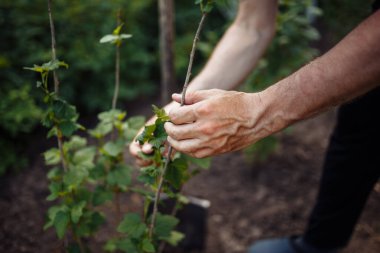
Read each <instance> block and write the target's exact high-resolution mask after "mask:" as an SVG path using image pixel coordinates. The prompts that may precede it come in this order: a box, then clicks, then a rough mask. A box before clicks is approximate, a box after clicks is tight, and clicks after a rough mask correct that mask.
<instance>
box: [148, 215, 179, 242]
mask: <svg viewBox="0 0 380 253" xmlns="http://www.w3.org/2000/svg"><path fill="white" fill-rule="evenodd" d="M178 222H179V221H178V219H177V218H175V217H174V216H170V215H163V214H160V213H158V214H157V216H156V224H155V228H154V233H155V234H156V235H157V237H158V238H159V239H162V240H166V239H168V238H170V235H171V232H172V230H173V229H174V228H175V226H177V224H178Z"/></svg>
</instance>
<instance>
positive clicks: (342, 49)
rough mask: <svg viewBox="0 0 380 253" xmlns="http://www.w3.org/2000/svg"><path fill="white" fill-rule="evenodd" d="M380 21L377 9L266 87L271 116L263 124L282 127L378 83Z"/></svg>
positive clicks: (275, 128)
mask: <svg viewBox="0 0 380 253" xmlns="http://www.w3.org/2000/svg"><path fill="white" fill-rule="evenodd" d="M379 24H380V11H377V12H376V13H375V14H373V15H372V16H371V17H369V18H368V19H367V20H365V21H364V22H363V23H362V24H360V25H359V26H358V27H357V28H356V29H355V30H353V31H352V32H351V33H350V34H349V35H347V36H346V37H345V38H344V39H343V40H342V41H341V42H340V43H339V44H337V45H336V46H335V47H334V48H333V49H331V50H330V51H329V52H327V53H326V54H325V55H323V56H322V57H320V58H317V59H316V60H314V61H313V62H311V63H310V64H308V65H306V66H305V67H303V68H301V69H300V70H298V71H297V72H295V73H294V74H292V75H291V76H289V77H288V78H285V79H283V80H282V81H280V82H278V83H277V84H275V85H273V86H271V87H269V88H268V89H267V90H265V91H263V92H262V93H261V94H260V96H261V100H262V103H264V108H266V109H265V111H263V112H262V113H263V114H265V115H271V116H270V117H268V118H267V122H263V125H262V127H264V128H266V129H267V131H268V132H276V131H279V130H281V129H282V128H284V127H286V126H288V125H289V124H291V123H293V122H295V121H299V120H302V119H305V118H308V117H310V116H312V115H315V114H317V113H319V112H321V111H325V110H327V109H328V108H330V107H333V106H336V105H339V104H342V103H345V102H347V101H350V100H352V99H354V98H356V97H358V96H360V95H362V94H364V93H366V92H368V91H369V90H371V89H373V88H374V87H376V86H377V85H379V83H380V47H379V41H380V29H379V28H378V25H379Z"/></svg>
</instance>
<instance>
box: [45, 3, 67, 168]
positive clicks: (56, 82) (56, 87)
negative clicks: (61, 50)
mask: <svg viewBox="0 0 380 253" xmlns="http://www.w3.org/2000/svg"><path fill="white" fill-rule="evenodd" d="M51 2H52V0H48V13H49V23H50V34H51V54H52V60H53V61H55V60H57V54H56V51H55V47H56V46H55V45H56V42H55V29H54V22H53V15H52V11H51ZM53 77H54V92H55V94H56V95H58V94H59V79H58V76H57V74H56V72H55V71H53ZM57 141H58V148H59V153H60V155H61V163H62V167H63V170H64V171H67V164H66V160H65V154H64V152H63V138H62V133H61V131H60V130H59V129H58V133H57Z"/></svg>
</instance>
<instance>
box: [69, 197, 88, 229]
mask: <svg viewBox="0 0 380 253" xmlns="http://www.w3.org/2000/svg"><path fill="white" fill-rule="evenodd" d="M85 206H86V201H80V202H79V203H78V204H76V205H75V206H73V207H72V208H71V221H72V222H73V223H74V224H76V223H78V221H79V219H80V218H81V216H82V214H83V209H84V207H85Z"/></svg>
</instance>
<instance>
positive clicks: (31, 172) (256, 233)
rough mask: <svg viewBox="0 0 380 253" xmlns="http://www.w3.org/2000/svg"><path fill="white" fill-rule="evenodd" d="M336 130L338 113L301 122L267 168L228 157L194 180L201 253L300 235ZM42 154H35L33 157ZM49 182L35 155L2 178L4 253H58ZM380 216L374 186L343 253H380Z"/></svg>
mask: <svg viewBox="0 0 380 253" xmlns="http://www.w3.org/2000/svg"><path fill="white" fill-rule="evenodd" d="M333 124H334V113H333V112H329V113H326V114H323V115H321V116H319V117H317V118H314V119H311V120H307V121H304V122H301V123H299V124H297V125H295V126H294V127H293V128H292V130H291V131H290V133H286V134H285V133H281V134H278V137H279V139H280V145H279V147H278V148H277V150H276V151H275V152H274V153H273V154H272V155H271V156H270V157H269V158H268V159H267V160H266V161H265V162H262V163H260V164H250V163H249V162H247V159H246V157H245V156H244V154H242V153H241V152H236V153H232V154H226V155H222V156H219V157H216V158H214V159H213V165H212V168H210V169H209V170H207V171H205V172H203V173H201V174H200V175H198V176H197V177H195V178H194V179H192V181H190V182H189V183H188V185H187V186H186V188H185V189H184V192H185V193H186V194H189V195H192V196H197V197H200V198H204V199H208V200H209V201H210V202H211V207H210V208H209V212H208V224H207V230H208V235H207V243H206V249H205V250H204V252H205V253H242V252H246V249H247V247H248V246H249V245H250V244H251V243H253V242H254V241H256V240H259V239H263V238H271V237H279V236H280V237H281V236H287V235H292V234H300V233H302V230H303V228H304V226H305V224H306V222H307V217H308V214H309V212H310V210H311V208H312V206H313V201H314V198H315V195H316V192H317V187H318V181H319V177H320V173H321V169H320V168H321V164H322V162H323V154H324V151H325V149H326V146H327V143H328V138H329V134H330V131H331V129H332V126H333ZM43 148H44V147H43V145H42V146H41V147H33V149H34V151H35V153H36V154H38V153H40V152H42V150H43ZM45 174H46V168H45V167H44V165H43V162H42V161H41V156H39V155H36V159H35V161H34V163H33V165H32V166H31V167H30V168H29V169H25V170H23V171H22V172H20V173H19V174H17V175H7V176H5V177H2V178H0V252H7V253H21V252H33V253H35V252H39V253H45V252H46V253H51V252H59V250H60V247H61V245H60V242H59V241H58V240H57V238H56V236H55V234H54V231H53V230H51V229H50V230H47V231H43V229H42V227H43V224H44V223H45V213H46V210H47V209H48V207H49V205H50V204H51V203H49V202H47V201H46V200H45V198H46V196H47V195H48V189H47V180H46V176H45ZM128 199H129V200H132V203H134V205H135V206H134V207H132V208H133V209H136V208H138V207H139V206H140V204H141V203H140V202H139V199H138V198H135V196H133V195H132V196H128ZM130 203H131V202H130V201H129V204H130ZM122 208H123V210H124V211H125V210H126V208H127V207H126V206H123V207H122ZM108 212H109V210H108ZM379 214H380V184H377V185H376V187H375V190H374V191H373V192H372V195H371V196H370V199H369V201H368V203H367V205H366V208H365V211H364V212H363V214H362V217H361V219H360V221H359V224H358V225H357V227H356V230H355V233H354V235H353V238H352V240H351V243H350V245H349V247H348V248H347V249H346V250H345V251H344V252H345V253H357V252H361V253H378V252H380V219H379ZM111 223H112V222H111ZM105 234H107V231H101V233H99V235H97V236H96V238H95V242H93V243H92V248H93V252H95V253H98V252H99V253H100V252H102V250H101V247H100V246H101V243H102V240H103V238H104V236H105Z"/></svg>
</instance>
